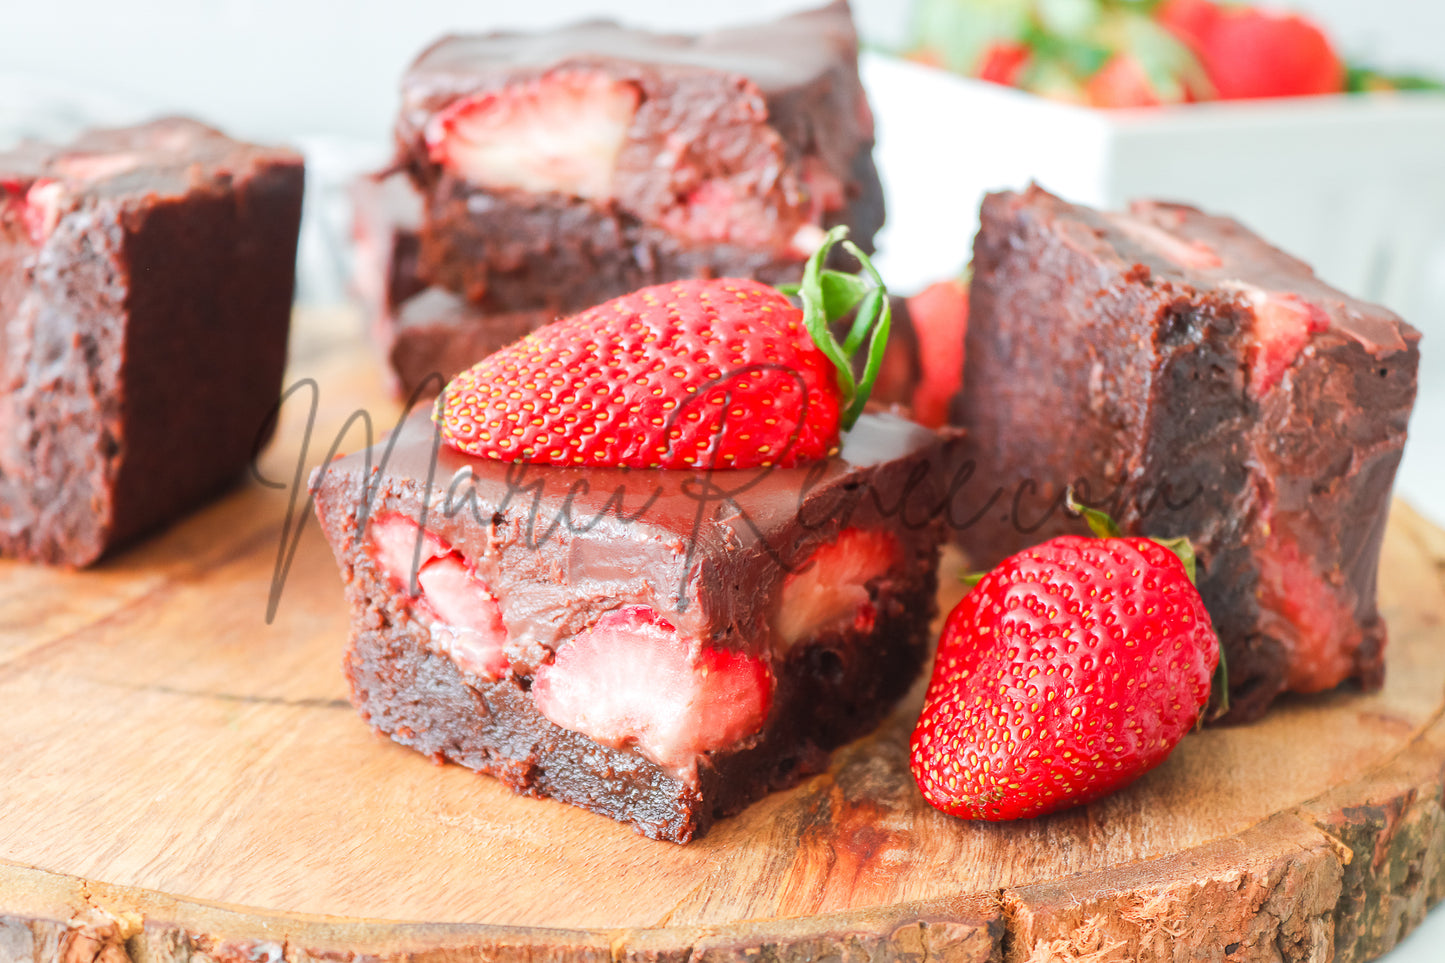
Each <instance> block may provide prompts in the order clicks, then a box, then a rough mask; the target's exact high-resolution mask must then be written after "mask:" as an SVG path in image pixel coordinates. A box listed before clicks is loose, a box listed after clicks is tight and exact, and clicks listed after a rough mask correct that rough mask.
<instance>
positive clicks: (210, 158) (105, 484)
mask: <svg viewBox="0 0 1445 963" xmlns="http://www.w3.org/2000/svg"><path fill="white" fill-rule="evenodd" d="M302 180H303V171H302V159H301V155H299V154H297V153H296V152H295V151H291V150H287V149H285V148H276V147H262V146H257V145H254V144H246V143H242V142H240V141H236V140H232V139H231V138H229V137H226V136H225V135H224V134H222V133H220V132H219V131H217V130H214V129H212V128H210V127H207V126H205V125H203V124H200V123H197V122H196V121H193V120H187V119H184V118H174V117H173V118H166V119H162V120H156V121H153V122H151V123H148V124H143V125H140V126H137V127H128V128H121V129H115V130H94V131H89V132H86V133H84V134H81V135H80V136H79V137H78V138H76V139H75V140H74V141H73V142H71V143H69V144H66V145H63V146H56V145H48V144H40V143H35V142H26V143H22V144H20V145H19V146H17V147H16V148H14V149H13V150H9V151H4V152H0V556H7V557H15V558H22V559H27V560H31V561H40V562H49V563H54V564H61V565H70V566H83V565H89V564H91V563H93V562H95V561H96V560H97V559H99V558H100V557H101V556H102V555H104V554H105V553H106V552H107V551H109V550H110V549H112V548H113V547H115V546H117V545H119V544H121V543H122V542H124V541H126V540H127V539H130V538H133V537H135V536H137V535H139V534H141V533H143V532H145V531H148V530H150V529H153V528H155V527H157V526H159V525H161V524H164V523H165V522H168V521H170V520H171V519H174V518H176V517H178V516H179V515H182V514H184V513H185V512H186V511H188V510H190V509H192V508H194V507H195V506H196V505H198V504H200V503H201V502H202V501H204V500H205V499H207V498H209V497H211V496H213V495H215V494H216V493H217V492H218V491H220V490H221V489H223V488H225V487H226V486H227V485H229V484H231V483H232V482H233V481H234V480H235V479H236V478H237V477H238V476H239V475H240V473H241V472H242V470H243V469H245V467H246V465H247V464H248V463H249V462H250V461H251V459H252V458H253V457H254V455H255V451H256V446H257V443H258V441H260V440H261V439H260V438H259V437H258V436H259V435H260V434H261V432H262V429H263V428H264V427H265V425H266V422H267V419H268V415H269V413H270V412H271V410H272V408H273V407H274V406H275V404H276V400H277V398H278V397H279V395H280V393H281V377H282V369H283V367H284V366H285V363H286V336H287V331H288V329H289V326H290V320H291V294H292V286H293V281H294V277H295V264H296V238H297V232H298V229H299V227H300V222H301V190H302Z"/></svg>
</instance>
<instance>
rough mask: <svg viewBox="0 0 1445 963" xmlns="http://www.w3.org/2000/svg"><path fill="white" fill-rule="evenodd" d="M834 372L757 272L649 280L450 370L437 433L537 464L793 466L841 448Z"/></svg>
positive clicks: (467, 448)
mask: <svg viewBox="0 0 1445 963" xmlns="http://www.w3.org/2000/svg"><path fill="white" fill-rule="evenodd" d="M835 372H836V369H835V368H834V367H833V365H832V363H831V362H830V361H829V360H828V358H827V356H826V355H824V354H823V352H822V351H821V350H819V349H818V347H817V346H816V345H815V344H814V343H813V341H812V339H811V338H810V337H809V335H808V331H807V329H806V328H805V327H804V324H803V313H802V311H800V310H799V309H798V308H796V307H794V306H793V305H792V303H791V302H790V301H789V300H788V299H787V298H786V297H784V296H783V295H782V294H781V293H779V292H778V291H777V290H775V289H773V288H771V287H768V286H767V285H765V284H761V283H759V282H756V281H748V280H736V279H726V278H724V279H708V280H689V281H678V282H675V283H671V284H661V285H655V286H653V287H649V288H643V289H641V290H639V291H634V292H633V293H631V294H627V295H624V296H622V297H619V298H615V299H613V300H611V301H608V302H605V303H603V304H601V305H598V306H597V307H594V308H591V309H589V310H587V311H584V312H583V313H581V314H578V315H575V316H573V317H571V318H566V319H564V320H561V321H558V322H555V323H553V324H551V325H548V326H547V327H544V328H541V329H540V330H538V331H536V332H534V333H533V334H531V335H529V336H528V337H526V338H524V339H523V340H521V341H519V342H517V343H515V344H513V345H511V346H509V347H507V348H504V349H502V350H501V351H499V352H497V353H496V354H493V355H491V356H490V357H488V358H486V359H484V360H482V361H481V362H479V363H477V364H476V365H474V366H473V367H471V368H470V369H468V370H467V371H465V372H463V373H462V374H460V375H458V376H457V377H456V378H455V379H454V380H453V381H452V382H451V383H450V384H449V385H447V387H446V388H445V389H444V390H443V392H442V394H441V396H440V397H439V398H438V399H437V406H436V409H435V411H434V417H435V419H436V421H437V422H438V424H439V425H440V426H441V432H442V438H443V440H444V441H445V442H446V443H447V444H448V445H450V446H451V447H453V448H455V449H457V450H458V451H461V452H464V453H466V454H470V455H477V456H481V457H486V458H494V459H498V460H501V461H508V462H526V463H529V464H539V465H555V466H562V465H579V466H580V465H588V466H597V465H611V466H621V467H631V468H680V469H690V468H710V467H716V468H753V467H760V466H778V467H790V466H795V465H800V464H806V463H809V462H812V461H816V460H818V459H821V458H826V457H828V456H829V455H830V454H832V453H833V452H834V451H836V450H837V447H838V434H839V424H840V405H841V394H840V390H839V388H838V383H837V375H836V373H835Z"/></svg>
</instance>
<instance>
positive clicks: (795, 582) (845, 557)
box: [773, 528, 899, 653]
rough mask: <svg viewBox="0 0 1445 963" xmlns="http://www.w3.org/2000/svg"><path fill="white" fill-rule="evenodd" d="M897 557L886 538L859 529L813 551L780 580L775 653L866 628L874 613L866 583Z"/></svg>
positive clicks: (892, 543)
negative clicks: (828, 633)
mask: <svg viewBox="0 0 1445 963" xmlns="http://www.w3.org/2000/svg"><path fill="white" fill-rule="evenodd" d="M898 558H899V547H898V540H897V539H896V538H894V537H893V535H892V534H890V533H888V532H882V531H876V530H872V529H863V528H849V529H845V530H844V531H843V532H841V533H840V534H839V535H838V537H837V538H836V539H834V540H833V541H831V542H829V543H828V544H827V545H824V546H822V547H821V548H819V549H818V550H817V551H815V552H814V553H813V555H812V557H811V558H809V559H808V561H807V562H806V563H805V565H804V566H802V567H801V568H799V570H798V571H796V572H793V573H792V574H790V575H789V576H788V577H787V579H786V580H785V581H784V582H783V590H782V593H781V598H780V601H779V605H778V611H777V615H776V616H775V618H774V620H773V632H774V637H775V648H776V650H777V651H778V652H779V653H782V652H786V651H787V650H788V649H789V648H791V647H792V646H793V645H795V644H797V643H798V642H801V641H803V640H805V639H808V638H811V637H812V636H814V635H817V634H818V632H820V631H822V630H824V629H828V628H833V627H835V626H847V625H854V626H856V627H858V628H863V629H868V628H871V627H872V623H873V619H874V617H875V615H876V612H875V609H874V606H873V601H872V595H871V593H870V592H869V589H868V585H869V583H870V582H873V581H874V580H876V579H879V578H882V577H883V576H884V575H886V574H887V573H888V571H889V569H891V568H893V566H894V565H895V564H896V563H897V561H898Z"/></svg>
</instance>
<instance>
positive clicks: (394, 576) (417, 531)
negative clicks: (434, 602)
mask: <svg viewBox="0 0 1445 963" xmlns="http://www.w3.org/2000/svg"><path fill="white" fill-rule="evenodd" d="M418 535H421V543H422V544H421V554H420V555H418V554H417V536H418ZM367 537H368V538H369V539H370V541H371V555H372V558H373V559H375V560H376V563H377V565H379V566H380V567H381V570H382V571H383V572H385V573H386V575H387V577H388V578H389V579H390V580H391V582H392V586H393V587H395V588H400V589H401V590H402V591H403V592H406V593H407V594H411V585H412V573H413V572H414V571H417V570H419V569H420V568H421V567H422V566H424V565H426V563H427V562H428V561H430V560H431V559H434V558H439V557H441V556H443V555H448V554H450V553H451V550H452V549H451V546H450V545H448V544H447V543H446V542H444V541H442V540H441V539H440V538H438V537H437V536H435V535H433V534H432V533H431V532H426V533H422V531H421V528H420V527H419V526H418V525H417V524H416V523H415V522H413V521H412V520H411V519H409V518H407V517H406V516H404V515H398V514H395V513H386V514H382V515H377V516H374V517H373V518H372V519H371V522H370V524H369V525H368V526H367Z"/></svg>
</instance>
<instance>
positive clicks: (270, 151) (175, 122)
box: [0, 117, 302, 204]
mask: <svg viewBox="0 0 1445 963" xmlns="http://www.w3.org/2000/svg"><path fill="white" fill-rule="evenodd" d="M278 165H280V166H288V167H297V168H300V167H301V166H302V158H301V155H300V154H299V153H297V152H296V151H294V150H290V149H289V148H284V147H263V146H258V145H255V144H247V143H243V142H241V141H238V140H233V139H232V138H230V137H227V136H226V135H225V134H223V133H221V132H220V131H218V130H216V129H215V128H212V127H208V126H206V125H205V124H202V123H199V122H198V121H194V120H190V119H189V118H185V117H163V118H160V119H157V120H153V121H150V122H148V123H145V124H140V125H138V126H135V127H122V128H115V129H109V130H92V131H87V132H85V133H83V134H81V135H80V136H79V137H78V138H77V139H75V140H74V141H72V142H71V143H69V144H66V145H63V146H56V145H51V144H43V143H39V142H36V141H24V142H22V143H20V144H19V145H17V146H16V147H15V148H14V149H12V150H9V151H3V152H0V188H3V189H4V191H5V192H8V193H10V194H11V195H12V196H13V195H22V194H24V193H25V192H26V191H28V190H30V189H31V188H32V187H41V188H42V189H43V188H44V187H49V191H50V192H54V193H56V194H64V195H68V196H80V195H88V196H93V197H96V198H104V199H108V200H130V199H135V200H145V199H146V198H149V197H155V196H159V197H167V198H168V197H179V196H183V195H185V194H187V193H189V192H190V191H192V190H195V189H197V188H204V187H207V186H210V185H215V186H225V185H227V184H229V183H230V182H231V181H233V180H245V179H247V178H249V177H250V176H252V175H253V174H254V173H256V172H257V171H259V170H262V169H269V168H272V167H275V166H278ZM39 182H47V183H46V184H45V185H41V184H40V183H39ZM49 185H55V186H54V187H50V186H49ZM3 196H4V195H3V193H0V200H3ZM37 200H39V201H41V202H43V201H44V200H45V198H44V197H40V198H37V197H35V196H32V197H31V198H30V202H31V203H32V204H33V203H36V202H37Z"/></svg>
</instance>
